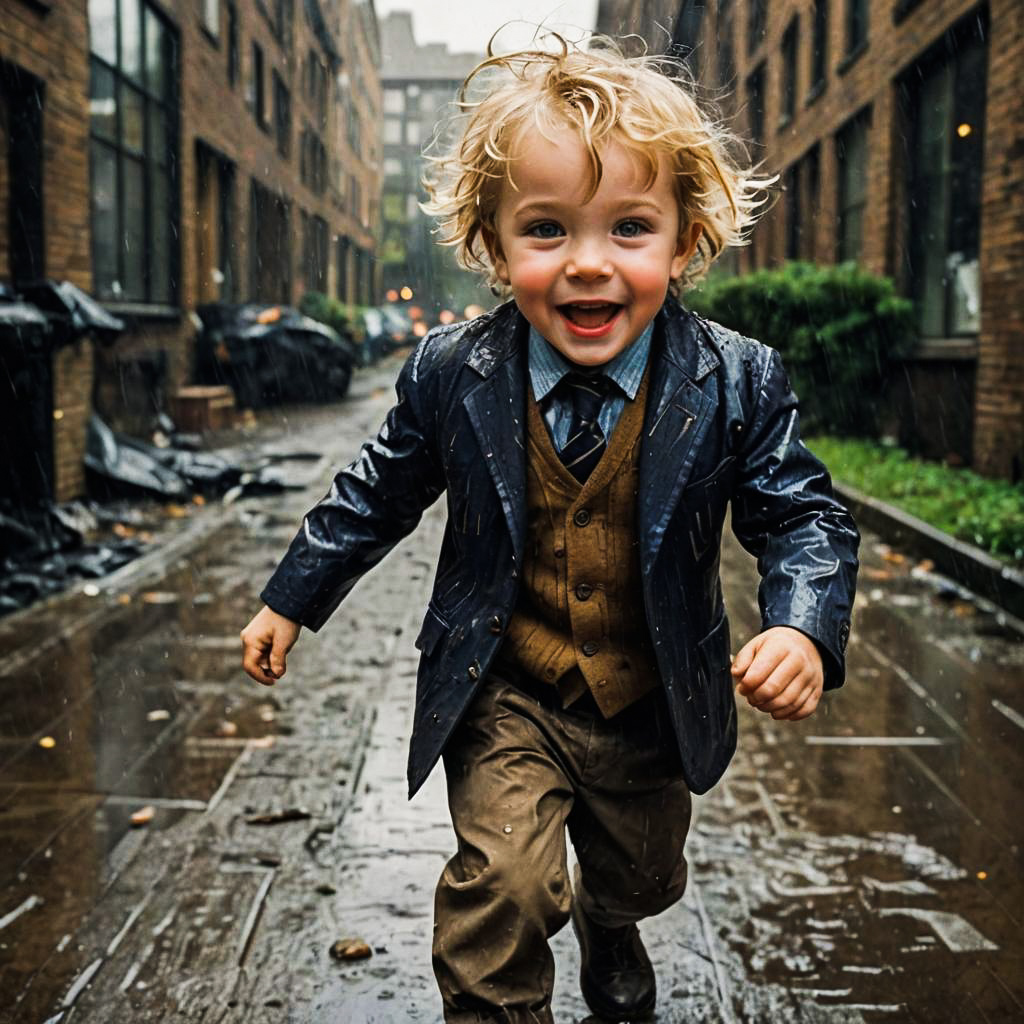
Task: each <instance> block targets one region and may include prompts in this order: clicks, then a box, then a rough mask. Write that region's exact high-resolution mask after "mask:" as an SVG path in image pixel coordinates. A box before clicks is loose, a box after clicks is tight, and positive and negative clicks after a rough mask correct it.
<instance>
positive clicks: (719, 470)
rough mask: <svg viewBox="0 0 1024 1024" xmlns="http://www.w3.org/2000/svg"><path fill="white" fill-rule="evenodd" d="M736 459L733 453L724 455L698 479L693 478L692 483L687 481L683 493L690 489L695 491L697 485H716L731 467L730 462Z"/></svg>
mask: <svg viewBox="0 0 1024 1024" xmlns="http://www.w3.org/2000/svg"><path fill="white" fill-rule="evenodd" d="M735 461H736V456H735V455H726V457H725V458H724V459H722V461H721V462H720V463H719V464H718V465H717V466H715V468H714V469H713V470H712V471H711V472H710V473H708V474H707V476H702V477H701V478H700V479H699V480H694V481H693V482H692V483H688V484H687V485H686V486H685V487H684V488H683V493H684V494H688V493H689V492H690V491H696V489H697V488H698V487H708V486H710V485H717V484H718V483H719V481H720V479H721V477H723V476H724V475H725V474H726V473H727V472H728V471H729V470H730V469H731V468H732V464H733V463H734V462H735Z"/></svg>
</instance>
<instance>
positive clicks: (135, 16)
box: [121, 0, 143, 85]
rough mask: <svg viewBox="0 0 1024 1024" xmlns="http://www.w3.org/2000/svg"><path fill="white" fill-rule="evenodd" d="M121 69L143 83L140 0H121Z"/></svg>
mask: <svg viewBox="0 0 1024 1024" xmlns="http://www.w3.org/2000/svg"><path fill="white" fill-rule="evenodd" d="M121 71H122V72H123V73H124V74H126V75H128V76H129V77H131V78H133V79H135V81H137V82H138V83H139V84H140V85H141V84H142V71H143V61H142V22H141V20H140V18H139V0H121Z"/></svg>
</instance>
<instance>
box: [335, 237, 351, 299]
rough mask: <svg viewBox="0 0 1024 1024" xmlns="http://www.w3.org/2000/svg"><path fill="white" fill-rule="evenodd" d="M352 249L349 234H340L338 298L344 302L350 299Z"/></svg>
mask: <svg viewBox="0 0 1024 1024" xmlns="http://www.w3.org/2000/svg"><path fill="white" fill-rule="evenodd" d="M351 249H352V240H351V239H350V238H349V237H348V236H347V235H339V236H338V257H337V258H338V281H337V290H338V298H339V299H340V300H341V301H342V302H348V301H349V295H350V289H349V273H350V269H349V252H350V251H351Z"/></svg>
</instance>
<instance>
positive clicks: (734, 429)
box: [262, 299, 858, 795]
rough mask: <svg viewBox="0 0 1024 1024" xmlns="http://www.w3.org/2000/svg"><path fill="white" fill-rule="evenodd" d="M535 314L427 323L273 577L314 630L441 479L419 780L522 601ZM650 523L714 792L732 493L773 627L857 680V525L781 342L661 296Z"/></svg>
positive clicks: (678, 691) (652, 400)
mask: <svg viewBox="0 0 1024 1024" xmlns="http://www.w3.org/2000/svg"><path fill="white" fill-rule="evenodd" d="M528 331H529V326H528V324H527V322H526V320H525V319H524V318H523V317H522V315H521V314H520V313H519V312H518V310H517V308H516V307H515V305H514V304H513V303H506V304H504V305H502V306H499V307H498V308H497V309H495V310H493V311H492V312H490V313H488V314H485V315H483V316H481V317H478V318H477V319H475V320H471V321H469V322H468V323H465V324H457V325H453V326H451V327H447V328H439V329H437V330H435V331H432V332H431V333H430V334H428V335H427V337H426V338H424V339H423V341H422V342H421V343H420V344H419V345H418V346H417V348H416V350H415V351H414V352H413V354H412V355H411V356H410V358H409V360H408V361H407V362H406V364H405V366H404V367H403V369H402V371H401V374H400V375H399V378H398V381H397V384H396V390H397V395H398V400H397V402H396V404H395V405H394V406H393V408H392V409H391V410H390V411H389V413H388V415H387V418H386V420H385V422H384V425H383V426H382V427H381V430H380V432H379V433H378V435H377V437H376V438H374V439H373V440H371V441H368V442H367V443H366V444H364V446H363V448H362V450H361V451H360V453H359V456H358V457H357V458H356V460H355V461H354V462H353V463H352V464H351V465H350V466H348V467H347V468H345V469H343V470H341V472H339V473H338V474H337V476H336V477H335V479H334V482H333V484H332V487H331V490H330V492H329V493H328V494H327V496H326V497H325V498H324V499H323V500H322V501H321V502H320V503H319V504H318V505H316V506H315V507H314V508H313V509H312V510H311V511H310V512H309V513H308V514H307V515H306V517H305V520H304V521H303V525H302V528H301V529H300V531H299V532H298V534H297V535H296V537H295V539H294V540H293V541H292V544H291V546H290V547H289V549H288V552H287V554H286V555H285V557H284V559H283V560H282V562H281V564H280V565H279V566H278V568H277V570H276V571H275V573H274V575H273V576H272V577H271V579H270V581H269V583H268V584H267V586H266V588H265V589H264V591H263V594H262V598H263V600H264V601H265V602H266V604H267V605H269V606H270V607H271V608H272V609H274V610H275V611H276V612H278V613H280V614H282V615H285V616H287V617H288V618H290V619H293V620H295V621H297V622H300V623H302V624H303V625H305V626H307V627H308V628H310V629H312V630H318V629H319V628H320V627H321V626H322V625H323V624H324V623H325V622H326V621H327V619H328V618H329V616H330V615H331V613H332V612H333V611H334V610H335V608H337V606H338V604H339V603H340V602H341V601H342V599H343V598H344V597H345V595H346V594H347V593H348V591H349V590H351V588H352V587H353V586H354V584H355V583H356V581H357V580H358V579H359V578H360V577H361V576H362V575H363V574H364V573H365V572H366V571H367V570H369V569H370V568H372V567H373V566H374V565H376V564H377V563H378V562H379V561H380V560H381V559H382V558H383V557H384V555H385V554H387V552H388V551H390V550H391V549H392V548H393V547H394V546H395V545H396V544H397V543H398V542H399V541H400V540H401V539H402V538H403V537H405V536H406V535H407V534H408V533H410V532H411V531H412V530H413V529H414V527H415V526H416V524H417V523H418V522H419V520H420V517H421V515H422V513H423V511H424V510H425V509H426V508H427V507H428V506H429V505H431V504H432V503H433V502H434V501H435V500H436V499H437V498H438V497H440V496H441V495H442V494H446V495H447V504H448V520H447V526H446V528H445V534H444V539H443V542H442V546H441V553H440V556H439V561H438V567H437V573H436V577H435V581H434V589H433V594H432V596H431V598H430V602H429V605H428V607H427V610H426V615H425V618H424V620H423V625H422V628H421V630H420V632H419V636H418V637H417V640H416V646H417V647H418V648H419V650H420V652H421V658H420V666H419V674H418V679H417V689H416V708H415V715H414V723H413V733H412V740H411V745H410V751H409V766H408V777H409V789H410V795H411V794H412V793H414V792H415V791H416V790H417V789H418V788H419V787H420V785H422V783H423V781H424V780H425V779H426V777H427V775H428V774H429V772H430V770H431V768H432V767H433V766H434V764H435V763H436V762H437V760H438V758H439V756H440V754H441V751H442V750H443V748H444V746H445V743H446V742H447V740H448V738H449V737H450V736H451V734H452V731H453V729H454V728H455V726H456V724H457V723H458V722H459V720H460V719H461V717H462V716H463V714H464V713H465V711H466V709H467V708H468V706H469V704H470V703H471V701H472V699H473V696H474V695H475V693H476V692H477V690H478V688H479V687H480V685H481V680H482V679H483V678H484V677H485V676H486V674H487V669H488V666H489V665H490V663H491V661H492V659H493V657H494V654H495V652H496V650H497V648H498V646H499V644H500V643H501V638H502V633H503V632H504V630H505V627H506V624H507V623H508V622H509V620H510V617H511V616H512V614H513V612H514V609H515V606H516V597H517V592H518V586H519V574H520V570H521V567H522V564H523V557H524V542H525V536H526V521H525V520H526V511H525V510H526V502H525V490H526V448H525V430H526V413H525V403H526V392H527V389H526V379H527V366H526V362H527V356H526V352H527V338H528ZM651 360H652V364H651V368H650V383H649V392H648V398H647V410H646V413H645V420H644V427H643V439H642V450H641V456H640V468H639V484H640V486H639V493H638V495H637V515H636V522H637V528H638V533H639V537H638V542H639V549H640V565H641V572H642V576H643V594H644V612H645V615H646V619H647V624H648V628H649V630H650V634H651V642H652V644H653V646H654V651H655V656H656V659H657V663H658V666H659V669H660V674H661V684H662V686H663V687H664V689H665V694H666V697H667V703H668V708H669V713H670V716H671V721H672V726H673V728H674V731H675V734H676V738H677V740H678V743H679V750H680V755H681V757H682V764H683V771H684V774H685V776H686V781H687V783H688V785H689V786H690V788H691V789H692V790H693V791H694V792H696V793H703V792H705V791H706V790H707V789H709V788H710V787H711V786H712V785H714V783H715V782H716V781H717V780H718V779H719V778H720V777H721V775H722V773H723V772H724V771H725V768H726V766H727V765H728V763H729V760H730V758H731V757H732V754H733V752H734V750H735V747H736V706H735V697H734V693H733V684H732V678H731V675H730V672H729V666H730V640H729V625H728V621H727V619H726V617H725V613H724V608H723V603H722V591H721V585H720V582H719V548H720V540H721V533H722V528H723V523H724V520H725V515H726V508H727V506H728V505H729V503H730V502H731V504H732V529H733V531H734V533H735V534H736V536H737V538H738V539H739V541H740V543H741V544H742V545H743V546H744V547H745V548H746V549H747V550H748V551H750V552H751V553H752V554H753V555H754V556H756V558H757V560H758V569H759V571H760V573H761V584H760V587H759V590H758V602H759V605H760V609H761V616H762V628H764V629H767V628H769V627H771V626H782V625H787V626H793V627H795V628H797V629H799V630H801V631H802V632H803V633H805V634H807V635H808V636H809V637H811V638H812V639H813V640H814V641H815V642H816V643H817V645H818V648H819V650H820V651H821V654H822V658H823V661H824V666H825V687H826V689H831V688H834V687H837V686H840V685H841V684H842V682H843V678H844V673H845V666H844V653H845V649H846V643H847V638H848V636H849V631H850V612H851V607H852V603H853V593H854V583H855V577H856V569H857V559H856V550H857V544H858V534H857V530H856V527H855V526H854V523H853V521H852V519H851V518H850V516H849V515H848V513H847V512H846V510H845V509H844V508H843V507H842V506H841V505H840V504H839V503H838V502H837V501H836V500H835V499H834V498H833V496H832V491H831V482H830V480H829V477H828V474H827V472H826V471H825V468H824V467H823V466H822V464H821V463H820V462H819V461H818V460H817V459H816V458H815V457H814V456H813V455H812V454H811V453H810V452H809V451H808V450H807V449H806V448H805V447H804V445H803V443H802V442H801V441H800V434H799V423H798V415H797V400H796V396H795V395H794V394H793V392H792V390H791V388H790V386H789V382H788V380H787V378H786V374H785V371H784V370H783V367H782V363H781V360H780V358H779V355H778V353H777V352H775V351H773V350H772V349H770V348H768V347H766V346H764V345H761V344H759V343H758V342H755V341H751V340H749V339H746V338H743V337H741V336H739V335H737V334H735V333H733V332H731V331H727V330H726V329H724V328H722V327H720V326H719V325H717V324H713V323H710V322H707V321H704V320H702V319H700V318H698V317H696V316H695V315H694V314H692V313H689V312H687V311H685V310H683V309H682V308H681V307H680V306H679V305H678V303H676V302H675V301H674V300H671V299H669V300H667V301H666V303H665V305H664V306H663V308H662V310H661V312H660V313H659V314H658V317H657V319H656V325H655V335H654V341H653V345H652V350H651Z"/></svg>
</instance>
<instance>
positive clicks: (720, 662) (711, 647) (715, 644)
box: [697, 615, 730, 683]
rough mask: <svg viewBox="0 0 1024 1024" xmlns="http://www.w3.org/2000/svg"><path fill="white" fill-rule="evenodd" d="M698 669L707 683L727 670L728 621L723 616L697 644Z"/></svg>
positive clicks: (728, 649)
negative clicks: (698, 654) (703, 674)
mask: <svg viewBox="0 0 1024 1024" xmlns="http://www.w3.org/2000/svg"><path fill="white" fill-rule="evenodd" d="M697 650H698V651H699V652H700V667H701V668H702V669H703V671H704V673H705V675H706V677H707V680H708V682H709V683H713V682H714V681H715V679H716V678H717V677H718V676H720V675H721V674H722V673H723V672H727V671H728V670H729V665H730V662H729V654H730V648H729V619H728V618H727V616H725V615H723V616H722V617H721V618H720V619H719V620H718V622H717V623H716V624H715V626H714V628H713V629H712V630H711V632H710V633H708V635H707V636H706V637H704V639H703V640H701V641H700V642H699V643H698V644H697Z"/></svg>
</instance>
